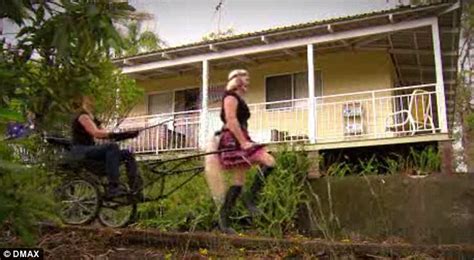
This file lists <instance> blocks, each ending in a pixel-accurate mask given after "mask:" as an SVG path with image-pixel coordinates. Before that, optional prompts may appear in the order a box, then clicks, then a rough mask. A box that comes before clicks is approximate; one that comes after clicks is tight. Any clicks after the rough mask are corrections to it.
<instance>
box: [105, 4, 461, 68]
mask: <svg viewBox="0 0 474 260" xmlns="http://www.w3.org/2000/svg"><path fill="white" fill-rule="evenodd" d="M450 6H452V3H446V1H442V3H438V4H427V5H421V6H416V7H414V6H410V5H402V6H399V7H397V8H393V9H389V10H382V11H376V12H368V13H363V14H357V15H352V16H344V17H338V18H332V19H326V20H318V21H311V22H307V23H300V24H294V25H288V26H281V27H275V28H270V29H266V30H261V31H256V32H248V33H242V34H238V35H232V36H227V37H222V38H219V39H215V40H207V41H198V42H194V43H189V44H185V45H181V46H175V47H169V48H164V49H160V50H157V51H151V52H146V53H141V54H138V55H134V56H128V57H120V58H117V59H114V63H115V64H116V65H117V66H119V67H128V66H133V65H137V64H146V63H149V62H155V61H166V60H169V59H173V58H180V57H186V56H191V55H196V54H203V53H213V52H215V51H217V50H229V49H235V48H241V47H247V46H254V45H261V44H265V43H268V42H272V43H275V42H280V41H285V40H288V39H295V38H303V37H308V36H321V35H325V34H331V33H334V32H341V31H349V30H354V29H357V28H364V27H370V26H373V25H382V24H390V23H392V24H393V23H397V22H400V21H408V20H415V19H418V18H422V17H428V16H436V15H438V14H439V13H440V12H442V11H443V10H445V9H446V8H449V7H450Z"/></svg>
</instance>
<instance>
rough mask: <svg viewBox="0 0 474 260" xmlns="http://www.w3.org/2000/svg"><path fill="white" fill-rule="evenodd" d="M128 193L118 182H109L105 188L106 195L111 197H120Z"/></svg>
mask: <svg viewBox="0 0 474 260" xmlns="http://www.w3.org/2000/svg"><path fill="white" fill-rule="evenodd" d="M127 194H128V191H127V189H125V188H124V187H123V186H122V185H120V182H114V181H113V182H109V187H108V189H107V194H106V197H107V198H109V199H111V198H114V197H121V196H125V195H127Z"/></svg>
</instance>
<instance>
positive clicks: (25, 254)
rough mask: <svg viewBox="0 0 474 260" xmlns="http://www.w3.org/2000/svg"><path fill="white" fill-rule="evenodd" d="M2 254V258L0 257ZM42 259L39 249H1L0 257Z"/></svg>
mask: <svg viewBox="0 0 474 260" xmlns="http://www.w3.org/2000/svg"><path fill="white" fill-rule="evenodd" d="M2 256H3V258H1V257H2ZM34 258H36V259H42V258H43V254H42V250H41V249H3V253H2V254H1V255H0V259H34Z"/></svg>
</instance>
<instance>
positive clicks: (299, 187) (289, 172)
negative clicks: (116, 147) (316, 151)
mask: <svg viewBox="0 0 474 260" xmlns="http://www.w3.org/2000/svg"><path fill="white" fill-rule="evenodd" d="M276 159H277V167H276V169H275V171H274V172H273V174H272V175H271V176H269V178H268V179H267V183H266V185H265V187H264V189H263V191H262V193H261V195H260V200H259V203H258V207H259V208H260V209H262V211H263V215H261V216H258V217H256V218H255V219H254V220H253V223H252V228H253V229H256V230H257V232H258V233H259V234H261V235H270V236H276V237H281V236H282V235H283V234H286V233H287V232H291V231H292V230H294V226H295V225H294V220H295V217H296V214H297V210H298V208H299V206H300V205H301V203H304V200H305V193H304V180H305V176H306V174H307V171H308V167H309V162H308V159H307V158H306V155H305V154H304V153H301V152H295V151H288V150H286V149H285V150H282V151H279V152H278V153H276ZM199 163H200V162H187V163H186V164H184V165H180V166H179V167H189V166H190V165H192V164H199ZM256 171H257V169H256V168H253V169H251V170H250V171H249V173H248V178H247V181H246V182H247V184H246V186H245V187H246V188H247V187H249V186H250V185H251V183H252V181H253V178H254V177H255V174H256ZM144 177H145V178H146V179H147V181H150V180H152V179H153V175H152V174H150V173H149V172H148V173H147V172H144ZM187 177H189V175H186V174H184V175H182V176H168V177H167V179H166V185H165V189H164V190H165V191H167V190H169V189H170V188H171V187H174V186H175V185H177V184H180V183H181V182H182V181H184V180H185V179H186V178H187ZM226 177H228V179H230V178H231V174H228V175H227V176H226ZM160 189H161V187H160V183H156V184H155V185H153V186H151V187H149V188H147V189H146V191H145V193H146V194H147V195H151V196H157V195H159V194H160ZM244 192H247V191H246V189H245V188H244ZM231 219H232V226H233V227H234V228H235V229H236V230H237V231H239V232H242V231H244V230H245V229H246V228H249V226H248V224H249V223H248V221H244V220H247V219H249V212H248V211H247V209H245V207H244V206H243V203H242V202H241V200H239V201H238V204H237V207H235V208H234V210H233V215H232V216H231ZM217 220H218V210H217V207H216V206H215V205H214V202H213V201H212V199H211V196H210V192H209V190H208V187H207V183H206V181H205V179H204V176H202V175H199V176H197V177H196V178H194V179H193V180H192V181H191V182H190V183H188V184H186V185H185V186H184V187H182V188H180V189H178V190H177V191H176V192H175V193H173V194H172V195H171V196H170V197H168V198H166V199H163V200H161V201H159V202H152V203H147V204H143V205H141V206H140V207H139V221H138V226H139V227H153V228H159V229H162V230H175V231H194V230H206V231H210V230H213V229H214V228H215V227H216V226H217Z"/></svg>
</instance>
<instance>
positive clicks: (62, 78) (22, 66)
mask: <svg viewBox="0 0 474 260" xmlns="http://www.w3.org/2000/svg"><path fill="white" fill-rule="evenodd" d="M3 1H6V2H11V3H12V2H15V1H13V0H3ZM25 2H28V1H26V0H25ZM39 2H40V3H41V4H35V5H23V6H22V8H24V10H25V12H21V14H22V15H23V16H22V17H23V18H21V19H23V20H17V19H18V17H19V15H18V14H16V13H15V12H11V11H8V12H7V11H4V12H2V15H3V16H4V17H6V18H9V19H11V20H13V21H15V22H16V23H17V24H19V25H22V27H21V30H20V31H19V33H18V35H17V37H16V38H17V41H18V42H17V44H16V46H15V47H14V48H6V47H5V45H4V44H2V48H1V53H0V76H2V77H1V78H0V83H1V84H2V90H0V91H1V92H2V96H3V97H5V96H6V98H3V99H2V100H0V106H5V105H9V104H11V103H12V100H20V101H23V107H24V108H25V109H27V110H30V111H33V112H34V113H35V114H36V115H37V116H38V118H37V120H38V123H40V125H45V126H50V125H52V124H53V123H58V122H61V120H60V119H61V118H65V116H66V115H67V114H68V112H69V111H70V109H71V103H72V100H74V99H75V98H76V97H78V96H80V95H83V94H90V95H94V96H96V97H98V99H101V97H102V96H108V97H113V98H116V93H117V92H116V89H117V88H121V87H122V88H123V87H124V86H127V87H128V88H129V90H130V91H121V92H120V93H128V94H130V93H132V94H133V95H137V96H138V94H139V90H138V89H137V88H136V87H135V85H134V82H133V80H131V79H128V78H127V77H126V76H124V75H120V73H118V72H117V70H116V69H113V67H111V62H110V53H111V50H119V51H120V50H121V49H122V48H123V47H124V46H125V43H124V40H123V39H122V37H121V35H120V34H119V32H118V31H117V29H116V28H115V26H114V23H116V22H124V21H127V20H128V19H130V15H131V14H133V12H134V8H133V7H132V6H130V5H129V4H128V3H126V2H118V1H89V0H76V1H72V0H57V1H53V0H51V1H48V0H46V1H39ZM8 6H14V5H13V4H9V5H8ZM9 10H10V9H9ZM104 73H105V74H104ZM107 77H112V78H109V80H108V81H104V80H103V79H104V78H107ZM132 90H133V91H132ZM3 94H5V96H4V95H3ZM127 100H130V99H127ZM121 105H125V104H124V102H122V103H121ZM43 123H44V124H43Z"/></svg>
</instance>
